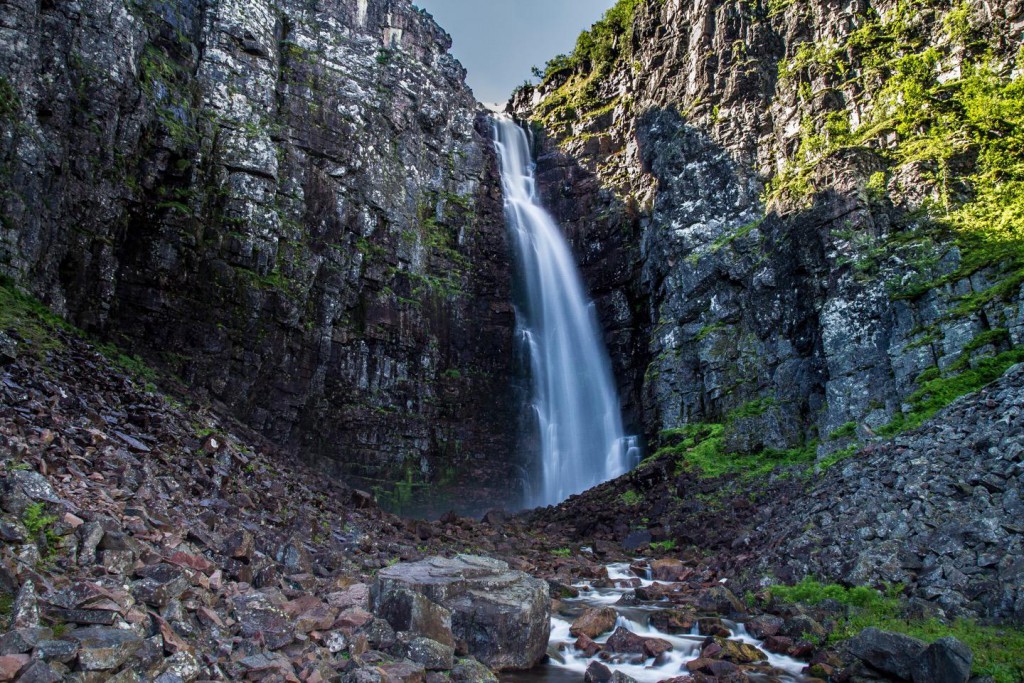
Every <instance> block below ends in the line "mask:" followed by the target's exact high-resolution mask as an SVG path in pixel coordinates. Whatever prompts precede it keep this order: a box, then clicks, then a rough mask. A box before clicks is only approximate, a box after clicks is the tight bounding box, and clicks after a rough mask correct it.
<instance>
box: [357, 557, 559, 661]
mask: <svg viewBox="0 0 1024 683" xmlns="http://www.w3.org/2000/svg"><path fill="white" fill-rule="evenodd" d="M370 599H371V605H372V609H373V611H374V613H376V614H377V616H379V617H381V618H383V619H385V620H387V621H388V623H390V624H391V626H392V627H393V628H394V629H395V630H396V631H407V632H410V633H413V634H415V635H419V636H423V637H426V638H430V639H432V640H435V641H438V642H440V643H451V644H455V645H456V646H457V647H458V648H459V649H462V648H464V649H465V651H467V652H468V653H469V654H471V655H473V656H474V657H476V658H477V659H479V660H480V661H481V662H483V663H484V664H486V665H487V666H489V667H491V668H492V669H495V670H498V671H501V670H506V669H529V668H531V667H533V666H536V665H537V664H538V663H539V662H540V661H541V660H542V659H543V658H544V654H545V653H546V651H547V645H548V637H549V635H550V631H551V613H550V612H551V600H550V596H549V594H548V585H547V582H545V581H542V580H540V579H536V578H534V577H532V576H529V575H528V574H525V573H523V572H521V571H515V570H512V569H509V566H508V564H507V563H505V562H502V561H500V560H495V559H491V558H489V557H479V556H475V555H459V556H457V557H455V558H452V559H448V558H443V557H432V558H429V559H426V560H423V561H422V562H414V563H408V564H396V565H394V566H391V567H387V568H386V569H382V570H381V571H380V572H379V573H378V574H377V580H376V581H375V582H374V584H373V586H372V588H371V594H370Z"/></svg>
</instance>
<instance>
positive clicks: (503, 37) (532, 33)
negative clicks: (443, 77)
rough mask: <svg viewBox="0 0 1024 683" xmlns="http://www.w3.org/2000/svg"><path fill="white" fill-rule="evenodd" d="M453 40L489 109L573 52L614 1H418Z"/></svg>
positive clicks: (455, 52)
mask: <svg viewBox="0 0 1024 683" xmlns="http://www.w3.org/2000/svg"><path fill="white" fill-rule="evenodd" d="M413 4H415V5H416V6H417V7H422V8H423V9H425V10H427V11H428V12H430V13H431V14H432V15H433V16H434V19H436V20H437V23H439V24H440V25H441V27H442V28H444V29H445V30H446V31H448V33H450V34H451V36H452V43H453V45H452V54H453V55H455V57H456V58H457V59H458V60H459V61H460V62H462V65H463V66H464V67H466V70H467V71H468V72H469V77H468V80H469V85H470V87H471V88H473V94H475V95H476V98H477V99H478V100H480V101H481V102H483V103H485V104H491V103H504V102H505V101H506V100H507V99H508V97H509V95H511V94H512V90H513V88H515V87H516V86H517V85H520V84H521V83H523V81H525V80H527V79H529V78H530V67H532V66H537V67H540V68H544V64H545V63H547V61H548V60H549V59H551V58H552V57H554V56H555V55H558V54H563V53H568V52H570V51H571V50H572V48H573V46H574V45H575V44H576V36H578V35H579V33H580V31H582V30H583V29H586V28H590V26H591V24H593V23H594V22H595V21H597V20H598V19H600V18H601V15H602V14H604V13H605V12H606V11H607V10H608V8H610V7H611V6H612V5H613V4H615V2H614V0H413Z"/></svg>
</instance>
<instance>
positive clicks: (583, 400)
mask: <svg viewBox="0 0 1024 683" xmlns="http://www.w3.org/2000/svg"><path fill="white" fill-rule="evenodd" d="M494 142H495V147H496V148H497V151H498V158H499V159H500V161H501V183H502V188H503V189H504V193H505V216H506V220H507V222H508V228H509V234H510V236H511V238H512V242H513V246H514V249H515V251H516V257H517V258H518V268H519V275H520V280H521V283H522V286H523V294H524V297H523V299H524V302H523V305H522V307H521V309H520V310H517V311H516V313H517V319H518V321H519V326H520V333H521V335H522V338H523V340H524V342H525V343H526V344H527V346H528V352H529V356H530V366H531V370H532V374H533V377H532V380H533V408H534V410H536V412H537V421H538V425H539V429H540V442H541V444H540V445H541V457H542V468H541V477H542V479H541V481H540V482H538V485H537V486H534V487H532V488H533V493H532V500H528V501H526V502H527V504H529V505H554V504H557V503H560V502H562V501H563V500H565V499H566V498H568V497H569V496H571V495H573V494H574V493H580V492H581V491H585V490H586V489H588V488H591V487H593V486H596V485H597V484H600V483H602V482H605V481H608V480H609V479H613V478H614V477H617V476H619V475H621V474H624V473H625V472H626V471H627V470H628V469H629V468H630V467H631V466H632V465H633V464H634V462H633V461H634V460H635V459H636V457H637V455H638V450H637V449H636V445H635V444H636V440H635V439H634V438H631V437H626V436H625V435H624V434H623V430H622V417H621V415H620V412H619V400H618V395H617V394H616V391H615V384H614V382H613V381H612V374H611V369H610V367H609V362H608V354H607V352H606V350H605V348H604V344H603V343H602V342H601V338H600V333H599V327H598V324H597V321H596V318H595V315H594V311H593V306H592V305H591V303H590V302H589V301H588V299H587V296H586V292H585V291H584V288H583V283H582V281H581V280H580V276H579V273H578V271H577V269H576V264H575V262H574V261H573V257H572V252H571V251H570V250H569V245H568V244H567V243H566V241H565V238H564V237H562V234H561V232H560V231H559V229H558V226H556V225H555V222H554V220H553V219H552V218H551V216H550V215H549V214H548V213H547V211H545V210H544V208H543V207H542V206H541V205H540V201H539V200H538V198H537V194H536V181H535V179H534V175H533V170H534V169H533V162H532V160H531V158H530V147H529V144H528V141H527V138H526V133H525V132H524V131H523V130H522V128H520V127H519V126H518V125H516V123H515V122H514V121H512V120H511V119H508V118H495V120H494Z"/></svg>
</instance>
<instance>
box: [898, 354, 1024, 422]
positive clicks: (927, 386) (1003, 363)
mask: <svg viewBox="0 0 1024 683" xmlns="http://www.w3.org/2000/svg"><path fill="white" fill-rule="evenodd" d="M971 362H972V365H971V367H968V368H966V369H963V370H961V371H959V372H953V373H952V374H948V375H941V374H940V375H938V376H936V375H935V373H934V372H929V373H928V374H925V373H922V374H921V376H920V377H919V378H918V380H919V383H920V388H918V390H917V391H915V392H914V393H913V394H911V395H910V397H909V398H908V399H907V404H909V410H907V411H905V412H904V413H902V414H901V415H899V416H897V417H896V419H895V420H893V421H892V422H890V423H889V424H888V425H886V426H885V427H883V428H882V429H881V430H879V432H880V433H881V434H882V435H883V436H892V435H894V434H898V433H900V432H903V431H906V430H908V429H915V428H917V427H919V426H921V425H922V424H923V423H924V422H925V420H928V419H929V418H931V417H932V416H934V415H935V414H936V413H937V412H939V411H940V410H942V409H943V408H945V407H946V406H948V405H950V404H951V403H953V401H955V400H956V399H958V398H960V397H961V396H966V395H967V394H970V393H973V392H975V391H978V390H979V389H981V388H982V387H984V386H985V385H987V384H991V383H992V382H994V381H996V380H997V379H999V378H1000V377H1002V376H1003V373H1005V372H1006V371H1007V370H1009V369H1010V368H1011V367H1013V366H1014V365H1016V364H1017V363H1024V348H1015V349H1012V350H1010V351H1004V352H1003V353H1000V354H998V355H996V356H989V357H986V358H981V359H975V360H973V361H971ZM922 378H923V379H924V381H920V380H922Z"/></svg>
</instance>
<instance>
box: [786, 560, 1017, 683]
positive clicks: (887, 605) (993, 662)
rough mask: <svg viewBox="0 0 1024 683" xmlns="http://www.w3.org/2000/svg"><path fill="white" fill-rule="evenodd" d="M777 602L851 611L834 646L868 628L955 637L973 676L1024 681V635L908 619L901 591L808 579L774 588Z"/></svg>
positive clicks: (836, 634) (962, 623)
mask: <svg viewBox="0 0 1024 683" xmlns="http://www.w3.org/2000/svg"><path fill="white" fill-rule="evenodd" d="M770 592H771V595H772V597H773V598H774V599H776V600H779V601H782V602H790V603H797V602H798V603H803V604H805V605H818V604H821V603H822V602H824V601H826V600H834V601H836V602H839V603H841V604H843V605H846V606H847V607H848V608H849V609H848V612H847V615H846V616H845V617H843V618H841V619H840V620H839V622H838V624H837V626H836V628H835V630H833V632H832V634H831V636H830V637H829V640H830V641H831V642H837V641H841V640H846V639H848V638H852V637H853V636H855V635H857V634H858V633H860V632H861V631H862V630H864V629H865V628H869V627H875V628H879V629H882V630H885V631H894V632H896V633H904V634H906V635H908V636H912V637H914V638H918V639H920V640H923V641H925V642H929V643H930V642H933V641H936V640H938V639H939V638H944V637H946V636H953V637H955V638H957V639H959V640H961V641H963V642H964V643H965V644H966V645H967V646H968V647H970V648H971V650H972V651H973V652H974V669H973V673H974V674H975V675H977V676H991V677H992V678H993V679H995V681H996V683H1018V681H1021V680H1024V630H1022V629H1020V628H1013V627H1007V626H985V625H981V624H978V623H977V622H974V621H971V620H966V619H961V620H957V621H955V622H952V623H945V622H942V621H939V620H938V619H909V618H907V617H905V616H904V613H905V611H906V610H905V605H904V602H903V600H901V599H900V597H899V596H900V592H901V587H899V586H894V587H889V588H888V589H886V590H885V592H882V591H878V590H875V589H874V588H869V587H867V586H854V587H846V586H841V585H838V584H822V583H820V582H818V581H816V580H814V579H813V578H810V577H808V578H805V579H804V580H803V581H801V582H800V583H798V584H796V585H795V586H772V587H771V589H770Z"/></svg>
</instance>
